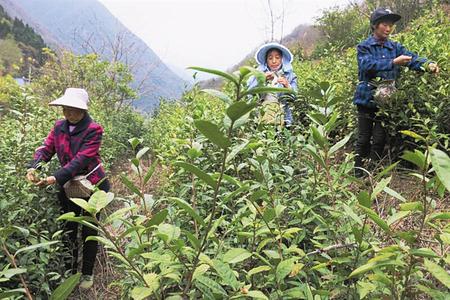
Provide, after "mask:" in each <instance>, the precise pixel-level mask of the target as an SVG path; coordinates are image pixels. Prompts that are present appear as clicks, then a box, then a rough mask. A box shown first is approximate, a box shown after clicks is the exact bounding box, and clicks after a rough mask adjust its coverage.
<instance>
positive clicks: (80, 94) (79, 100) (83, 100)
mask: <svg viewBox="0 0 450 300" xmlns="http://www.w3.org/2000/svg"><path fill="white" fill-rule="evenodd" d="M88 102H89V95H88V93H87V92H86V90H85V89H79V88H68V89H66V91H65V92H64V96H62V97H60V98H58V99H56V100H53V101H52V102H50V103H49V105H54V106H56V105H59V106H69V107H75V108H79V109H84V110H87V109H88V106H87V104H88Z"/></svg>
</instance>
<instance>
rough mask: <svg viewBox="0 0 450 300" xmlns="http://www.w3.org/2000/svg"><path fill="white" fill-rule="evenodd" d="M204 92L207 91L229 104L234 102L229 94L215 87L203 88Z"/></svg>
mask: <svg viewBox="0 0 450 300" xmlns="http://www.w3.org/2000/svg"><path fill="white" fill-rule="evenodd" d="M202 92H204V93H207V94H209V95H211V96H213V97H217V98H219V99H220V100H222V101H223V102H225V103H227V104H231V103H233V100H232V99H231V98H230V97H229V96H228V95H227V94H225V93H222V92H221V91H218V90H214V89H203V90H202Z"/></svg>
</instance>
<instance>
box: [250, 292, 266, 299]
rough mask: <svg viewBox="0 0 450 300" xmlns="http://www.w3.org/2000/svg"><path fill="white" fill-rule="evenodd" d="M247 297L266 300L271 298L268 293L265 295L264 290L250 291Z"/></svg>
mask: <svg viewBox="0 0 450 300" xmlns="http://www.w3.org/2000/svg"><path fill="white" fill-rule="evenodd" d="M246 296H247V297H251V298H253V299H264V300H268V299H269V298H267V296H266V295H264V294H263V293H262V292H260V291H249V292H248V293H247V294H246Z"/></svg>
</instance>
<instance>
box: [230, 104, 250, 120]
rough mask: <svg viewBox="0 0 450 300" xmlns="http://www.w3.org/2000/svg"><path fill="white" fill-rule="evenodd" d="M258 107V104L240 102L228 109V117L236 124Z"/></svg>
mask: <svg viewBox="0 0 450 300" xmlns="http://www.w3.org/2000/svg"><path fill="white" fill-rule="evenodd" d="M256 105H257V103H256V102H252V103H246V102H244V101H238V102H235V103H233V104H232V105H230V106H229V107H228V108H227V116H228V117H229V118H230V119H231V121H232V122H235V121H236V120H238V119H239V118H241V117H242V116H244V115H245V114H247V113H249V112H250V111H251V110H252V109H253V108H255V107H256Z"/></svg>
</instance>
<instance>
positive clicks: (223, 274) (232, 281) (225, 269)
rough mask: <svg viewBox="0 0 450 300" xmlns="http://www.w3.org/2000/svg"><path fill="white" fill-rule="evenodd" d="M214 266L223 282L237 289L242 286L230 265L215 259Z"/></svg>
mask: <svg viewBox="0 0 450 300" xmlns="http://www.w3.org/2000/svg"><path fill="white" fill-rule="evenodd" d="M212 262H213V268H214V269H215V270H216V272H217V274H218V275H219V276H220V278H222V280H223V282H224V283H225V284H226V285H228V286H230V287H232V288H233V290H235V291H237V290H238V289H239V287H240V284H239V282H238V281H237V279H236V276H235V275H234V273H233V271H232V270H231V268H230V266H229V265H228V264H226V263H223V262H221V261H220V260H217V259H213V261H212Z"/></svg>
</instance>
